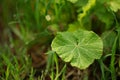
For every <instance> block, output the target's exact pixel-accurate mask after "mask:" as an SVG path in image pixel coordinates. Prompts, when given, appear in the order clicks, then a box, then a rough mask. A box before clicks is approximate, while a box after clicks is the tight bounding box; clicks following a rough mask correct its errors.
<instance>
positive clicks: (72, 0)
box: [67, 0, 78, 3]
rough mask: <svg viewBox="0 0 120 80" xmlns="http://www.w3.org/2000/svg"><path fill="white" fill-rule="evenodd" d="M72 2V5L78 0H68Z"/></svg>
mask: <svg viewBox="0 0 120 80" xmlns="http://www.w3.org/2000/svg"><path fill="white" fill-rule="evenodd" d="M67 1H70V2H71V3H76V2H77V1H78V0H67Z"/></svg>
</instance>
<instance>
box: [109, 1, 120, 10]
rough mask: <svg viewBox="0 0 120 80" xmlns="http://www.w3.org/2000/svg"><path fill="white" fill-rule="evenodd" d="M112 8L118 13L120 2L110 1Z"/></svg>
mask: <svg viewBox="0 0 120 80" xmlns="http://www.w3.org/2000/svg"><path fill="white" fill-rule="evenodd" d="M110 8H111V9H112V10H113V11H114V12H117V11H118V10H119V9H120V0H112V1H110Z"/></svg>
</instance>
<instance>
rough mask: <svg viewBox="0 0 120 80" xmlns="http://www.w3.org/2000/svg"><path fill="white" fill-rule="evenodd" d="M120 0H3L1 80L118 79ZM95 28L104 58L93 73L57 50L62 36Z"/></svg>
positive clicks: (0, 17) (93, 67) (92, 67)
mask: <svg viewBox="0 0 120 80" xmlns="http://www.w3.org/2000/svg"><path fill="white" fill-rule="evenodd" d="M119 9H120V1H119V0H1V2H0V80H118V79H119V78H120V10H119ZM78 28H79V29H85V30H92V31H94V32H95V33H96V34H98V35H99V36H100V37H101V38H102V40H103V44H104V49H103V50H104V51H103V55H102V57H101V58H100V59H98V60H95V61H94V63H93V64H91V65H90V66H89V67H88V68H87V69H84V70H80V69H78V68H76V67H72V66H71V65H70V64H69V63H65V62H64V61H62V60H61V59H60V58H59V57H58V56H57V55H56V54H55V53H54V52H53V51H52V50H51V42H52V40H53V39H54V37H55V36H56V33H57V32H63V31H75V30H77V29H78Z"/></svg>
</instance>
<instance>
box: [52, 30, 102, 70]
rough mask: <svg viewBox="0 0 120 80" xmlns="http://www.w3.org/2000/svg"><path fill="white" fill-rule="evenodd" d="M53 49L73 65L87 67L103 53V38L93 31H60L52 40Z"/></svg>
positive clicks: (81, 67)
mask: <svg viewBox="0 0 120 80" xmlns="http://www.w3.org/2000/svg"><path fill="white" fill-rule="evenodd" d="M51 46H52V50H53V51H56V53H57V54H58V56H59V57H61V59H62V60H64V61H65V62H70V64H71V65H72V66H76V67H78V68H80V69H85V68H87V67H88V66H89V65H90V64H91V63H93V61H94V59H99V58H100V57H101V55H102V50H103V43H102V40H101V38H100V37H99V36H98V35H96V34H95V33H94V32H92V31H84V30H78V31H75V32H73V33H72V32H59V33H58V34H57V36H56V37H55V38H54V40H53V42H52V45H51Z"/></svg>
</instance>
